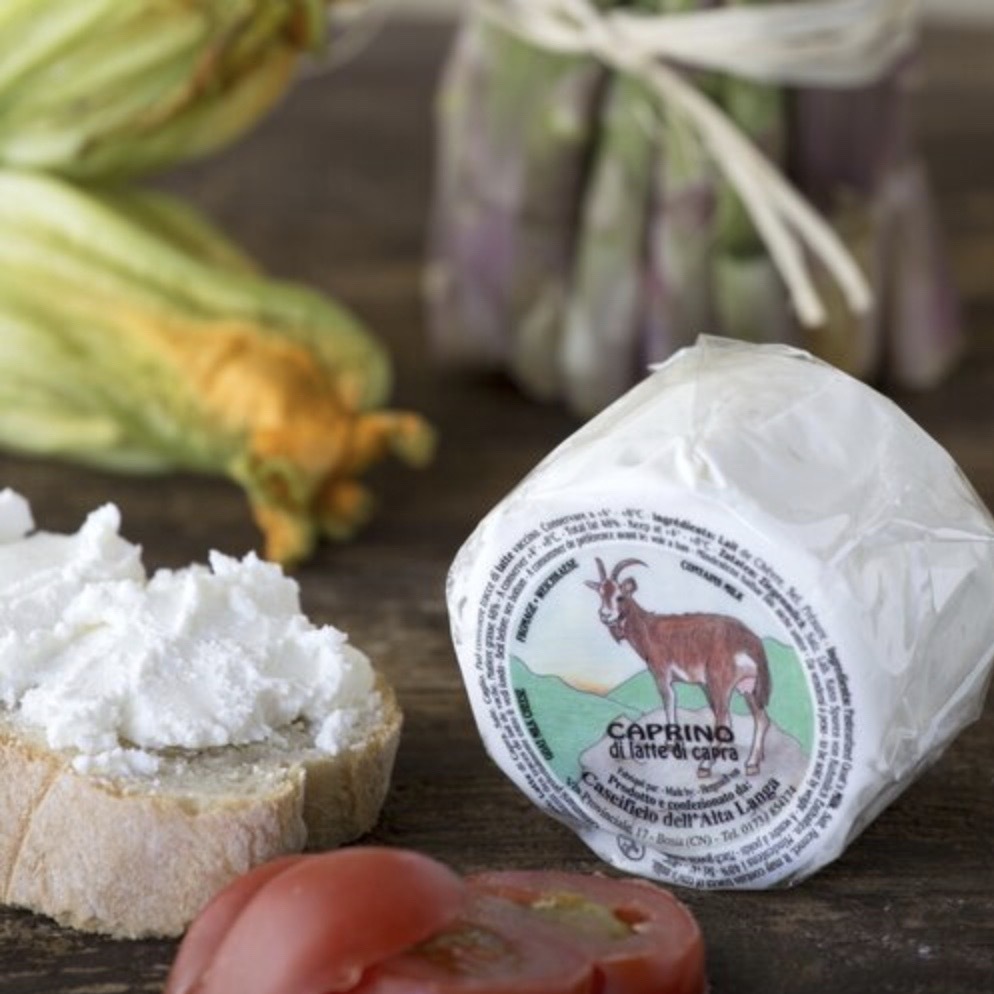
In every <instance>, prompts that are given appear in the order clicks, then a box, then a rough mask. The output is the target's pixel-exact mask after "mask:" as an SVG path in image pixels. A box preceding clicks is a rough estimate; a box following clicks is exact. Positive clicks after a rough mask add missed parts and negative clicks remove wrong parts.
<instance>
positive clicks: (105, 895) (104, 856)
mask: <svg viewBox="0 0 994 994" xmlns="http://www.w3.org/2000/svg"><path fill="white" fill-rule="evenodd" d="M378 690H379V692H380V696H381V698H382V700H383V707H382V709H381V721H380V722H379V723H378V724H377V725H376V726H375V727H373V728H370V729H369V733H368V735H367V736H366V737H365V738H364V739H363V741H362V742H361V743H359V744H358V745H356V746H354V747H352V748H350V749H348V750H345V751H343V752H341V753H338V754H336V755H333V756H332V755H328V754H323V753H318V752H317V751H316V750H313V749H309V750H304V751H302V752H300V753H294V752H292V751H288V752H287V754H286V758H285V762H282V761H280V762H278V763H277V764H276V766H277V768H276V769H275V770H274V769H267V770H266V771H264V772H260V773H259V774H258V776H257V777H255V776H254V775H253V771H252V770H251V769H249V770H248V771H247V772H242V773H240V776H241V781H240V784H241V786H239V787H236V788H235V789H233V790H230V791H216V792H213V793H208V794H199V793H197V792H190V791H185V790H183V789H182V788H179V789H170V788H168V787H165V788H161V787H155V786H153V785H152V784H144V783H143V782H142V781H138V782H137V783H136V782H135V781H134V780H110V779H105V778H101V777H94V776H89V775H81V774H78V773H76V772H75V771H74V770H73V768H72V756H71V754H68V753H64V752H57V751H53V750H50V749H48V748H46V747H45V746H44V745H43V744H40V743H39V742H37V741H36V740H33V739H31V738H30V737H28V736H25V735H23V734H21V733H20V731H19V730H18V729H17V728H16V727H14V726H5V727H0V897H2V901H3V903H4V904H10V905H15V906H18V907H23V908H27V909H30V910H32V911H37V912H41V913H42V914H46V915H49V916H50V917H52V918H54V919H55V920H56V921H58V922H60V923H61V924H64V925H68V926H71V927H73V928H76V929H80V930H83V931H88V932H100V933H104V934H107V935H112V936H115V937H117V938H145V937H151V936H164V937H171V936H177V935H179V934H181V933H182V931H183V930H184V929H185V928H186V926H187V925H188V924H189V923H190V921H192V919H193V918H194V917H195V916H196V914H197V912H198V911H199V910H200V909H201V908H202V907H203V906H204V905H205V904H206V903H207V901H208V900H210V898H211V897H212V896H213V895H214V894H215V893H217V891H218V890H220V889H221V888H222V887H224V886H225V885H226V884H227V883H229V882H230V881H231V880H232V879H234V878H235V877H236V876H238V875H239V874H241V873H244V872H245V871H247V870H249V869H250V868H251V867H253V866H256V865H258V864H259V863H263V862H265V861H267V860H269V859H272V858H274V857H276V856H279V855H283V854H285V853H288V852H298V851H300V850H301V849H303V848H304V846H305V845H306V846H307V847H308V848H310V849H324V848H329V847H331V846H336V845H341V844H342V843H344V842H348V841H350V840H352V839H355V838H357V837H358V836H360V835H362V834H364V833H365V832H367V831H369V829H370V828H372V826H373V825H374V824H375V822H376V820H377V818H378V817H379V813H380V809H381V807H382V804H383V801H384V799H385V797H386V793H387V789H388V787H389V782H390V775H391V773H392V770H393V762H394V757H395V755H396V750H397V745H398V741H399V737H400V729H401V724H402V717H401V712H400V709H399V707H398V705H397V702H396V698H395V697H394V694H393V692H392V691H391V690H390V688H389V686H388V685H387V684H386V682H385V681H384V680H382V678H381V679H380V680H379V681H378ZM239 757H240V752H239V750H238V749H237V748H232V749H231V763H232V764H238V763H239V762H241V760H240V758H239Z"/></svg>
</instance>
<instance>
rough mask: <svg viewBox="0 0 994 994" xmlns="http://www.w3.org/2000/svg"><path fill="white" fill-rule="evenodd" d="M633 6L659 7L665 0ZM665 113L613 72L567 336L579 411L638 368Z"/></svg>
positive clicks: (619, 387) (569, 385) (619, 389)
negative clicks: (655, 173)
mask: <svg viewBox="0 0 994 994" xmlns="http://www.w3.org/2000/svg"><path fill="white" fill-rule="evenodd" d="M636 6H638V7H640V8H642V9H644V10H645V11H646V12H659V11H661V10H664V9H666V7H667V0H639V2H638V3H637V4H636ZM662 113H663V111H662V109H661V108H660V106H659V101H658V99H657V98H656V97H655V96H654V95H653V94H652V93H651V91H649V90H648V88H647V87H646V86H645V85H644V84H643V83H641V82H639V81H638V80H636V79H634V78H631V77H628V76H624V75H618V76H616V77H614V78H613V79H612V80H611V82H610V84H609V90H608V94H607V97H606V99H605V103H604V110H603V113H602V117H601V126H600V136H599V142H598V149H597V154H596V159H595V163H594V167H593V171H592V176H591V181H590V185H589V188H588V191H587V194H586V200H585V204H584V208H583V215H582V225H581V231H580V240H579V247H578V250H577V258H576V268H575V271H574V277H573V286H572V292H571V296H570V302H569V308H568V311H567V318H566V333H565V336H564V339H563V344H562V360H561V361H562V369H563V375H564V381H565V393H566V398H567V400H568V402H569V404H570V406H571V407H572V408H573V409H574V410H575V411H577V412H578V413H580V414H585V415H589V414H593V413H595V412H596V411H598V410H600V409H601V408H602V407H605V406H606V405H607V404H609V403H610V402H611V401H612V400H614V399H615V398H616V397H618V396H620V395H621V394H622V393H624V391H625V390H627V389H628V387H629V386H631V384H632V382H633V381H634V380H636V379H638V378H639V375H640V369H639V351H638V333H639V323H640V319H641V299H640V298H641V289H642V286H641V275H642V274H641V265H642V256H643V249H644V246H645V241H646V229H647V218H648V214H649V208H650V203H651V193H652V180H653V165H654V163H655V161H656V156H657V143H658V134H659V126H660V115H661V114H662Z"/></svg>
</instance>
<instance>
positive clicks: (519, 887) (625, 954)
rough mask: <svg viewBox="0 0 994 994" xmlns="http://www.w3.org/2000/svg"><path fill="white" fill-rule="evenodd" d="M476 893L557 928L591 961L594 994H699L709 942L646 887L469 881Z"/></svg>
mask: <svg viewBox="0 0 994 994" xmlns="http://www.w3.org/2000/svg"><path fill="white" fill-rule="evenodd" d="M468 882H469V885H470V887H471V888H472V890H474V891H475V892H476V893H478V894H489V895H494V896H497V897H501V898H504V899H506V900H509V901H513V902H514V903H516V904H518V905H519V906H522V907H525V908H528V909H530V910H531V911H532V912H533V914H534V915H535V916H537V917H540V918H541V919H542V920H543V921H545V922H547V923H554V924H555V925H557V926H558V928H559V929H560V930H561V931H562V932H564V933H565V934H567V935H569V936H571V937H572V939H573V941H574V942H576V943H577V944H578V945H580V946H582V948H584V949H585V950H586V951H587V952H588V954H589V955H590V956H591V957H592V958H593V960H594V963H595V971H596V973H597V975H598V980H597V984H596V988H595V989H596V991H597V994H702V992H703V991H704V990H706V987H707V983H706V980H705V975H704V941H703V939H702V937H701V932H700V929H699V927H698V925H697V922H696V921H695V919H694V917H693V915H691V913H690V911H689V910H688V909H687V908H686V907H684V905H683V904H681V903H680V902H679V901H678V900H677V899H676V898H675V897H674V896H673V895H672V894H670V893H669V892H668V891H666V890H663V888H661V887H657V886H655V885H654V884H651V883H649V882H647V881H645V880H616V879H612V878H610V877H604V876H600V875H596V874H595V875H586V874H578V873H563V872H554V871H537V872H525V871H514V870H511V871H506V872H497V873H480V874H477V875H475V876H472V877H469V878H468Z"/></svg>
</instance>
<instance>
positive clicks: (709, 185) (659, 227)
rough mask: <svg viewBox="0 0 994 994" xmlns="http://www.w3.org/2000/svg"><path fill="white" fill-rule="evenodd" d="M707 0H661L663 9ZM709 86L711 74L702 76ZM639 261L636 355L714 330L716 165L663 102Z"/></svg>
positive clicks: (661, 351)
mask: <svg viewBox="0 0 994 994" xmlns="http://www.w3.org/2000/svg"><path fill="white" fill-rule="evenodd" d="M707 6H710V3H709V0H665V6H664V7H663V8H662V9H664V10H666V11H668V12H678V11H683V10H693V9H696V8H697V7H707ZM699 82H700V85H702V86H703V87H704V88H705V90H708V89H710V88H711V86H712V85H713V81H711V80H710V79H709V78H708V77H701V78H700V79H699ZM654 173H655V181H654V189H653V193H652V198H651V205H650V210H649V227H648V231H647V240H646V248H645V264H644V268H643V276H642V279H643V289H642V300H643V309H642V320H641V325H640V336H639V337H640V342H641V359H642V361H643V362H657V361H660V360H662V359H665V358H667V357H668V356H669V355H671V354H672V353H673V352H675V351H676V350H677V349H680V348H683V347H684V346H686V345H690V344H691V343H692V342H693V341H694V340H695V339H696V338H697V336H698V335H700V334H704V333H707V332H709V331H712V330H714V327H715V324H714V314H713V299H712V285H713V281H712V265H711V259H712V253H713V248H714V239H715V224H716V199H717V184H718V179H717V170H716V167H715V164H714V162H713V161H712V159H711V154H710V152H709V151H708V150H707V149H706V148H705V147H704V146H703V145H702V143H701V141H700V139H699V138H698V137H697V135H696V133H695V132H694V131H693V129H692V128H691V127H689V126H688V125H687V124H686V123H685V122H684V121H683V120H682V119H681V118H680V117H679V116H678V115H675V114H671V113H668V112H667V111H666V109H665V108H664V112H663V117H662V121H661V129H660V138H659V145H658V151H657V161H656V163H655V166H654Z"/></svg>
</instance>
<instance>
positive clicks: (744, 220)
mask: <svg viewBox="0 0 994 994" xmlns="http://www.w3.org/2000/svg"><path fill="white" fill-rule="evenodd" d="M764 3H769V0H725V6H749V5H753V6H755V5H762V4H764ZM716 89H717V99H718V102H719V103H720V104H721V106H722V107H723V108H724V110H725V112H726V113H727V114H728V116H729V117H730V118H731V119H732V120H733V121H734V122H735V123H736V124H737V125H738V126H739V127H740V128H741V129H742V131H743V132H744V133H745V134H746V135H747V136H748V137H749V138H750V139H751V140H752V141H753V142H754V143H755V144H756V145H757V146H758V147H759V148H760V150H761V151H762V152H763V153H764V154H765V155H766V156H767V157H768V158H769V159H771V160H772V161H773V162H775V163H777V164H778V165H781V164H783V163H784V161H785V159H786V151H787V135H786V128H787V120H786V98H785V95H784V93H783V91H782V90H781V89H780V88H778V87H775V86H770V85H765V84H760V83H755V82H752V81H750V80H745V79H738V78H735V77H732V76H725V77H722V79H721V80H720V82H719V83H718V84H717V87H716ZM716 228H717V230H716V236H715V248H714V271H713V274H712V279H713V281H714V282H713V286H714V295H715V313H716V319H717V325H718V328H719V329H720V330H721V331H722V333H723V334H725V335H728V336H729V337H731V338H741V339H744V340H746V341H780V342H782V341H789V340H790V339H791V338H792V337H794V336H793V330H794V322H793V320H792V317H791V313H790V310H789V303H788V298H787V294H786V292H785V290H784V287H783V283H782V281H781V279H780V277H779V274H778V273H777V271H776V267H775V266H774V265H773V262H772V260H771V259H770V257H769V253H768V252H767V249H766V246H765V244H764V243H763V240H762V238H761V237H760V235H759V233H758V231H757V230H756V227H755V225H754V224H753V222H752V219H751V218H750V217H749V214H748V213H747V211H746V209H745V207H744V206H743V204H742V201H741V199H740V198H739V195H738V193H737V192H736V191H735V189H734V188H733V187H732V185H731V184H730V183H728V182H727V181H723V182H722V183H721V184H720V186H719V193H718V216H717V223H716Z"/></svg>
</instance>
